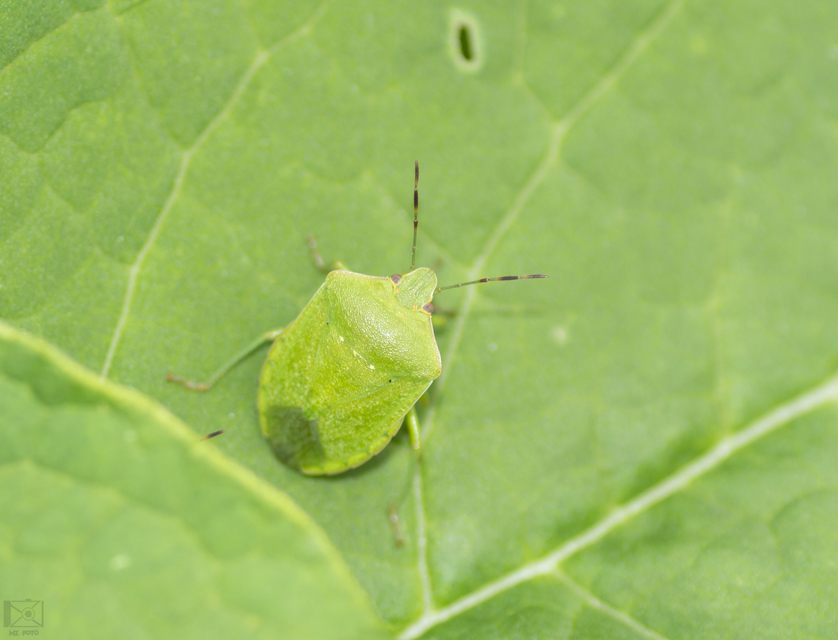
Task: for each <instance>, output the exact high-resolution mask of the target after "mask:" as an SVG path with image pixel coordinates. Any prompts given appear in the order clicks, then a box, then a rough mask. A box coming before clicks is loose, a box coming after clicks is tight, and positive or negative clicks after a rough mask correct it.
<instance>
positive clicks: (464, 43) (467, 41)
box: [460, 24, 471, 61]
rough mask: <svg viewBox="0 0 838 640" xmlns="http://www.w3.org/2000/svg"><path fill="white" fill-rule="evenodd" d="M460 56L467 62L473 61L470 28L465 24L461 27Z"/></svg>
mask: <svg viewBox="0 0 838 640" xmlns="http://www.w3.org/2000/svg"><path fill="white" fill-rule="evenodd" d="M460 54H461V55H462V56H463V58H465V59H466V60H469V61H470V60H471V38H470V36H469V32H468V27H466V25H464V24H463V25H460Z"/></svg>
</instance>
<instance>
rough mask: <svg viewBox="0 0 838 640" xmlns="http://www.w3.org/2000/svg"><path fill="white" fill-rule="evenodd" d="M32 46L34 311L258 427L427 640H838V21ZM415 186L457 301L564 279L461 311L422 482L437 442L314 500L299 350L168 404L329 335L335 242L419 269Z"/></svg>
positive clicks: (149, 33) (340, 27) (716, 19)
mask: <svg viewBox="0 0 838 640" xmlns="http://www.w3.org/2000/svg"><path fill="white" fill-rule="evenodd" d="M0 25H3V26H2V27H0V29H2V31H3V35H4V38H3V40H2V41H0V64H3V65H5V66H3V67H2V70H0V172H2V175H3V176H4V179H3V181H2V184H0V315H2V317H3V318H5V319H6V320H7V321H9V322H11V323H12V324H14V325H16V326H18V327H20V328H24V329H26V330H28V331H30V332H31V333H34V334H36V335H38V336H41V337H43V338H45V339H47V340H48V341H50V342H52V343H54V344H56V345H58V346H59V347H60V348H61V349H63V350H65V351H66V352H68V353H70V354H71V355H72V356H73V357H74V358H75V359H77V360H78V361H80V362H81V363H82V364H84V365H86V366H88V367H90V368H92V369H94V370H96V371H98V372H101V373H102V374H103V375H104V376H105V377H107V378H110V379H113V380H116V381H119V382H121V383H125V384H129V385H131V386H133V387H135V388H137V389H140V390H141V391H143V392H144V393H146V394H147V395H150V396H152V397H154V398H155V399H157V400H158V401H160V402H161V403H163V404H164V405H165V406H166V407H168V408H169V409H170V410H171V411H172V412H173V413H175V414H176V415H178V416H180V417H181V418H182V419H184V421H185V422H187V423H188V424H190V425H191V426H192V427H193V428H194V429H195V430H196V431H197V432H198V433H200V434H205V433H209V432H211V431H214V430H216V429H219V428H224V429H226V430H227V432H226V433H225V435H224V436H223V437H221V438H216V439H215V440H213V444H212V445H211V446H216V447H218V448H219V449H222V450H223V451H224V452H225V453H226V454H227V455H228V456H229V457H231V458H233V459H234V460H236V461H237V462H238V463H239V464H240V465H241V466H243V467H245V468H247V469H249V470H250V471H252V472H254V473H255V474H257V475H258V476H261V477H262V478H263V479H264V480H265V481H267V482H268V483H270V484H272V485H274V486H275V487H278V488H279V489H281V490H283V491H285V492H287V493H288V494H289V495H290V496H291V497H292V498H293V499H294V500H295V501H296V502H297V504H299V505H300V507H302V509H303V510H304V511H306V512H307V513H308V514H309V516H311V517H312V518H313V519H314V520H315V521H316V522H317V523H318V524H319V525H320V526H321V527H322V528H323V529H324V530H325V532H326V534H327V535H328V537H329V538H330V540H331V542H332V543H334V545H335V546H336V547H337V548H338V549H339V551H340V553H341V554H342V556H343V558H344V560H345V561H346V562H347V564H348V565H349V567H350V568H351V571H352V572H353V574H354V576H355V577H356V578H357V580H358V581H359V582H360V584H361V585H362V587H363V588H364V589H365V591H366V592H367V594H368V595H369V598H370V599H371V601H372V602H373V605H374V607H375V609H376V611H377V613H378V615H379V616H380V617H381V618H382V619H383V620H385V621H387V622H388V623H390V624H391V625H392V627H393V629H395V630H396V631H397V632H398V633H400V634H401V635H402V637H403V638H410V637H416V636H418V635H419V634H422V633H427V635H428V636H429V637H430V636H433V637H463V636H469V637H505V638H506V637H513V638H514V637H521V638H525V637H533V636H538V635H541V636H549V637H569V638H570V637H572V638H582V637H598V638H621V637H666V638H670V639H673V638H693V637H699V636H702V635H704V636H705V637H707V636H712V637H719V638H726V637H729V638H741V637H766V638H767V637H786V638H789V637H792V638H793V637H801V638H803V637H807V638H808V637H829V636H830V634H833V629H834V628H835V624H836V621H835V619H834V614H833V613H832V612H834V611H835V610H836V608H838V595H836V594H838V579H836V578H835V571H834V560H833V558H835V557H838V540H836V538H835V535H834V531H836V530H838V528H836V524H838V523H836V522H835V519H836V516H835V515H834V514H835V513H838V512H837V511H836V509H835V506H836V505H835V495H836V493H835V492H836V477H835V472H834V470H833V468H834V466H835V465H834V463H833V461H834V459H835V456H836V454H838V442H836V441H835V438H836V437H838V436H836V433H838V416H836V413H835V411H836V409H835V406H834V403H835V400H836V397H838V392H836V386H835V383H834V382H832V381H833V380H834V378H833V376H834V375H835V373H836V371H838V261H836V260H835V256H836V255H838V216H836V215H835V211H836V207H838V187H836V186H835V185H836V181H835V180H834V176H835V175H836V170H838V129H836V127H835V122H836V118H838V43H836V40H835V35H834V34H835V33H836V28H838V8H836V5H835V4H834V3H826V2H822V3H821V2H807V3H796V4H791V3H787V4H783V3H779V2H768V3H766V2H760V3H757V2H754V1H752V0H747V1H745V2H737V3H729V2H722V1H721V0H714V1H712V2H701V3H699V2H688V1H686V0H683V1H682V0H671V1H669V2H666V1H665V0H634V1H632V2H625V1H624V0H603V1H602V2H596V3H590V2H586V3H576V4H570V3H561V4H559V3H557V2H541V1H539V0H534V1H533V2H528V3H520V4H515V5H513V4H510V3H500V2H498V3H471V2H469V3H466V4H461V5H448V4H437V3H428V2H420V3H415V2H414V3H408V2H401V1H397V2H387V3H379V2H352V3H330V2H326V3H323V4H319V3H317V2H315V3H296V2H295V3H291V2H287V3H283V2H278V1H275V0H205V1H203V2H195V1H194V0H145V1H138V2H130V1H128V0H119V1H117V0H111V1H110V2H108V3H104V2H95V1H93V0H85V1H81V0H77V1H75V2H70V1H69V0H65V2H54V1H51V2H35V1H34V0H33V1H32V2H27V3H16V2H8V3H5V4H2V5H0ZM464 38H465V39H466V40H467V41H468V43H469V45H470V48H469V54H470V57H471V59H470V60H469V59H466V58H465V57H464V56H463V53H462V52H463V42H464V40H463V39H464ZM414 159H418V160H419V162H420V165H421V168H422V181H421V184H420V198H421V210H420V220H421V225H420V232H419V248H418V254H419V263H420V264H422V265H435V264H436V263H439V265H440V266H439V269H438V271H439V276H440V283H441V284H443V285H444V284H448V283H456V282H459V281H463V280H468V279H472V278H474V277H480V276H494V275H505V274H522V273H534V272H542V273H547V274H549V275H550V276H551V277H550V279H549V280H540V281H530V282H522V283H507V284H502V283H499V284H487V285H483V286H481V287H471V288H468V289H463V290H459V291H450V292H444V293H442V294H440V296H439V298H438V300H436V301H435V302H436V303H438V304H439V305H441V306H447V307H451V308H454V309H456V310H457V315H456V316H455V317H454V319H453V320H452V322H451V323H449V325H448V326H447V327H444V328H442V329H441V330H439V332H438V334H437V337H438V340H439V343H440V348H441V351H442V355H443V375H442V377H441V378H440V379H439V380H438V381H437V382H435V383H434V385H433V386H432V387H431V392H430V394H429V397H428V402H427V404H423V405H422V406H421V411H420V418H421V419H422V422H423V431H424V437H425V440H426V448H425V451H424V453H423V458H422V461H421V464H420V465H419V466H418V467H417V468H416V472H415V473H412V472H411V467H410V460H411V457H410V451H409V446H408V443H407V441H406V439H405V438H404V437H403V436H399V437H397V438H396V440H395V441H394V442H393V443H392V444H391V445H390V446H388V447H387V449H385V451H384V452H383V453H382V454H380V455H379V456H377V457H376V459H374V460H373V461H371V462H370V463H368V464H366V465H364V466H363V467H361V468H359V469H358V470H355V471H352V472H349V473H347V474H343V475H341V476H338V477H334V478H305V477H302V476H300V475H299V474H297V473H295V472H294V471H292V470H290V469H287V468H285V467H283V466H282V465H281V464H279V463H278V462H277V461H276V459H275V458H274V456H273V455H272V453H271V451H270V449H269V448H268V446H267V445H266V443H265V442H264V440H263V438H262V437H261V435H260V433H259V427H258V421H257V418H256V414H255V406H254V405H255V402H254V400H255V380H256V377H257V375H258V371H259V367H260V365H261V361H262V360H263V359H264V351H262V352H260V353H258V354H256V355H254V357H252V358H250V359H248V360H246V361H245V362H244V363H243V364H242V365H241V366H239V367H238V368H236V369H235V370H234V371H233V372H232V373H231V374H230V375H229V376H228V377H226V378H224V379H223V380H222V381H221V383H219V385H218V386H217V387H216V388H214V389H213V390H212V391H211V392H210V393H208V394H192V393H189V392H187V391H186V390H184V389H182V388H179V387H174V386H172V385H168V384H167V383H166V382H165V375H166V373H167V372H168V371H173V372H176V373H177V374H179V375H182V376H185V377H190V378H196V379H200V378H204V377H206V376H208V375H209V374H210V373H211V372H212V371H214V370H215V368H216V367H217V366H218V365H219V364H220V363H222V362H224V361H225V360H226V359H227V358H229V357H230V356H232V354H234V353H235V352H236V351H237V350H238V349H239V348H240V347H241V346H243V345H245V344H247V343H248V342H249V341H250V340H252V339H253V338H254V337H255V336H257V335H259V334H260V333H262V332H264V331H266V330H268V329H272V328H277V327H282V326H284V325H286V324H287V323H288V322H290V321H292V320H293V319H294V318H295V316H296V315H297V313H298V312H299V310H300V309H301V308H302V307H303V305H304V304H305V303H306V302H307V301H308V299H309V298H310V297H311V295H312V294H313V293H314V291H315V290H316V288H317V287H318V286H319V284H320V282H322V276H321V275H320V274H319V273H318V272H317V271H316V270H315V269H313V268H312V266H311V262H310V258H309V256H308V250H307V248H306V245H305V241H304V238H305V236H306V234H308V233H313V234H315V235H316V236H317V238H318V242H319V244H320V248H321V251H322V253H323V254H324V257H325V258H327V259H333V258H339V259H341V260H343V261H345V262H346V263H347V264H348V265H349V267H350V268H352V269H353V270H356V271H359V272H362V273H370V274H374V275H389V274H391V273H397V272H403V271H404V270H405V269H406V268H407V266H408V260H409V249H410V242H411V222H410V220H411V215H410V205H411V190H412V177H413V176H412V166H413V161H414ZM103 446H104V445H103ZM103 456H104V454H103ZM399 500H401V503H400V517H401V524H402V527H403V530H404V535H405V545H404V546H403V547H402V548H396V546H395V544H394V541H393V533H392V531H391V528H390V524H389V523H388V520H387V508H388V506H389V505H390V504H392V503H393V502H394V501H399ZM655 634H657V635H655Z"/></svg>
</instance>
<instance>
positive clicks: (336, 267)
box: [306, 236, 349, 273]
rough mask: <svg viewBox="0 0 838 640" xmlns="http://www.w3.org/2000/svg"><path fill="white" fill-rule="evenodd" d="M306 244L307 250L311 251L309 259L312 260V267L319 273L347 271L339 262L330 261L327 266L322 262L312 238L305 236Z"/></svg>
mask: <svg viewBox="0 0 838 640" xmlns="http://www.w3.org/2000/svg"><path fill="white" fill-rule="evenodd" d="M306 242H307V243H308V248H309V249H311V259H312V260H314V266H316V267H317V268H318V269H319V270H320V271H322V272H323V273H329V272H330V271H349V267H347V266H346V265H345V264H343V262H341V261H340V260H332V262H331V263H330V264H328V265H327V264H326V263H325V262H323V258H322V257H321V256H320V252H319V251H318V250H317V240H315V239H314V236H307V237H306Z"/></svg>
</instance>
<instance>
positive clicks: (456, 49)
mask: <svg viewBox="0 0 838 640" xmlns="http://www.w3.org/2000/svg"><path fill="white" fill-rule="evenodd" d="M449 28H450V29H451V31H450V32H449V33H450V36H449V38H450V40H449V42H450V47H449V49H450V51H451V57H452V58H454V64H456V65H457V67H458V68H459V69H460V70H462V71H476V70H477V69H479V68H480V67H481V66H482V64H483V47H482V41H481V39H480V31H479V30H478V22H477V20H476V19H475V18H474V16H472V15H471V14H468V13H466V12H465V11H460V10H459V9H452V10H451V13H450V16H449Z"/></svg>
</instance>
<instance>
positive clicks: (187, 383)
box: [166, 329, 284, 391]
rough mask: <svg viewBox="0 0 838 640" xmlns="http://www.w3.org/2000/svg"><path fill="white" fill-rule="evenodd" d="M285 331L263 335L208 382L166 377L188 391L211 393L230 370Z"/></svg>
mask: <svg viewBox="0 0 838 640" xmlns="http://www.w3.org/2000/svg"><path fill="white" fill-rule="evenodd" d="M283 331H284V329H274V330H273V331H268V332H267V333H263V334H262V335H261V336H259V337H258V338H257V339H256V340H254V341H253V342H251V343H250V344H249V345H247V347H245V348H244V349H242V350H241V351H239V352H238V353H237V354H236V355H235V356H233V358H231V359H230V360H229V361H227V362H225V363H224V364H223V365H222V366H221V368H220V369H219V370H218V371H216V372H215V373H214V374H212V376H211V377H210V379H209V380H207V381H206V382H192V381H191V380H187V379H186V378H181V377H180V376H176V375H175V374H173V373H169V374H168V375H167V376H166V380H168V381H169V382H177V383H178V384H181V385H183V386H184V387H186V388H187V389H192V390H193V391H209V390H210V389H211V388H212V386H213V385H214V384H215V383H216V382H218V381H219V380H220V379H221V378H222V377H223V376H224V374H225V373H227V372H228V371H229V370H230V369H232V368H233V367H235V366H236V365H237V364H238V363H239V362H241V361H242V360H244V359H245V358H246V357H247V356H249V355H250V354H251V353H253V352H254V351H256V349H258V348H259V347H261V346H262V345H263V344H265V343H266V342H273V341H274V340H276V339H277V338H278V337H279V336H280V335H281V334H282V332H283Z"/></svg>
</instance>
